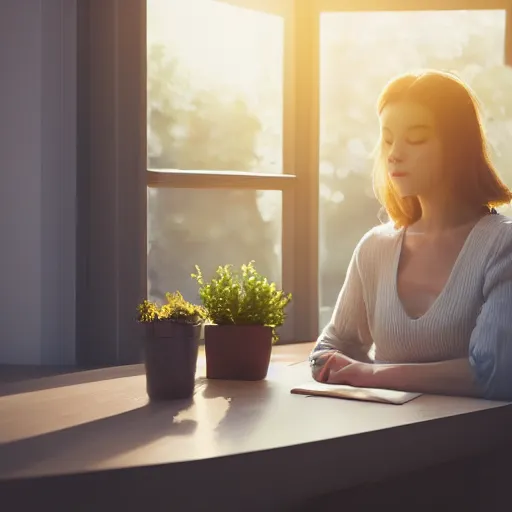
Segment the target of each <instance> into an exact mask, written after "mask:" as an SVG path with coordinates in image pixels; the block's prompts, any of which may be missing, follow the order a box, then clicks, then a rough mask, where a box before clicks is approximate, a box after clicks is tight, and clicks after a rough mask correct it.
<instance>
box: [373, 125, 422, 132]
mask: <svg viewBox="0 0 512 512" xmlns="http://www.w3.org/2000/svg"><path fill="white" fill-rule="evenodd" d="M431 128H432V127H431V126H430V125H428V124H413V125H411V126H408V127H407V130H421V129H423V130H430V129H431ZM382 129H383V130H387V131H389V132H392V131H393V130H391V128H389V126H383V127H382Z"/></svg>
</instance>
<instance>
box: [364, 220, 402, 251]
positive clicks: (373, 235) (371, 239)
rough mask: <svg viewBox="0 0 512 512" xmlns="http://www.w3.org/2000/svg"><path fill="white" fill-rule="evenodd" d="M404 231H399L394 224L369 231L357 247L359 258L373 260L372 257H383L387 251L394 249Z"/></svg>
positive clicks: (386, 224)
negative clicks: (362, 256)
mask: <svg viewBox="0 0 512 512" xmlns="http://www.w3.org/2000/svg"><path fill="white" fill-rule="evenodd" d="M401 232H402V229H397V228H395V226H394V225H393V223H392V222H386V223H385V224H379V225H377V226H374V227H373V228H371V229H370V230H368V231H367V232H366V233H365V234H364V235H363V236H362V238H361V239H360V241H359V243H358V244H357V247H356V252H357V254H358V255H359V256H361V255H364V257H365V258H371V256H372V255H375V256H377V255H379V256H380V255H382V253H383V252H385V251H386V249H388V248H391V247H394V246H395V243H396V241H397V239H398V237H399V236H400V234H401Z"/></svg>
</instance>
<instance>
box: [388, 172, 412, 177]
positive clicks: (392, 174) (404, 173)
mask: <svg viewBox="0 0 512 512" xmlns="http://www.w3.org/2000/svg"><path fill="white" fill-rule="evenodd" d="M408 174H409V173H408V172H399V171H395V172H392V173H391V176H393V178H403V177H404V176H407V175H408Z"/></svg>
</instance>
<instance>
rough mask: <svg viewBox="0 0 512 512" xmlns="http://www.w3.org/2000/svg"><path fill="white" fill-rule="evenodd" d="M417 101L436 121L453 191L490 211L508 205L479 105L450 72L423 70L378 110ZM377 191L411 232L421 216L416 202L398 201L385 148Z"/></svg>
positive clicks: (391, 89) (395, 85)
mask: <svg viewBox="0 0 512 512" xmlns="http://www.w3.org/2000/svg"><path fill="white" fill-rule="evenodd" d="M404 100H407V101H413V102H415V103H419V104H420V105H423V106H424V107H426V108H428V109H429V110H430V111H431V112H432V113H433V114H434V118H435V122H436V131H437V133H438V136H439V138H440V140H441V144H442V148H443V154H444V159H445V164H446V166H447V168H448V169H450V172H451V176H452V178H453V182H452V183H453V185H454V190H456V192H454V193H457V194H459V197H461V196H462V198H463V200H465V201H468V202H470V203H473V204H475V205H479V206H482V207H486V208H489V209H490V208H495V207H498V206H503V205H505V204H509V203H510V202H511V201H512V192H511V190H510V189H509V188H508V187H507V186H506V185H505V183H504V182H503V181H502V180H501V179H500V177H499V176H498V173H497V171H496V169H495V167H494V165H493V164H492V162H491V160H490V156H489V149H488V147H487V142H486V139H485V135H484V130H483V126H482V121H481V117H480V111H479V107H478V100H477V99H476V96H475V95H474V94H473V93H472V92H471V90H470V89H469V87H468V86H467V85H465V84H464V83H463V82H462V81H461V80H460V79H459V78H457V77H456V76H455V75H453V74H451V73H444V72H440V71H431V70H428V71H422V72H419V73H408V74H405V75H402V76H399V77H397V78H395V79H394V80H392V81H391V82H389V83H388V84H387V86H386V87H385V88H384V90H383V91H382V93H381V95H380V97H379V100H378V103H377V111H378V114H379V115H380V114H381V112H382V110H383V109H384V107H385V106H386V105H388V104H390V103H395V102H399V101H404ZM373 187H374V192H375V195H376V196H377V199H378V200H379V202H380V203H381V205H382V206H383V207H384V209H385V210H386V212H387V214H388V216H389V217H390V219H391V220H392V221H393V222H394V224H395V227H396V228H399V227H407V226H409V225H411V224H413V223H414V222H416V221H417V220H419V219H420V217H421V206H420V203H419V200H418V198H416V197H413V196H411V197H403V198H402V197H400V196H399V195H398V194H397V193H396V191H395V189H394V187H393V185H392V182H391V180H390V178H389V176H388V173H387V168H386V161H385V159H384V155H383V152H382V144H381V142H380V141H379V144H378V146H377V148H376V153H375V163H374V169H373Z"/></svg>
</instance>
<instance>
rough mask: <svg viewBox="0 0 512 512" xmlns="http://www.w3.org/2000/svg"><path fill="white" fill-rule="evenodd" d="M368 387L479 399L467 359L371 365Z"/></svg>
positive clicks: (479, 395)
mask: <svg viewBox="0 0 512 512" xmlns="http://www.w3.org/2000/svg"><path fill="white" fill-rule="evenodd" d="M373 366H374V368H373V372H372V373H373V375H372V376H371V378H370V380H371V383H369V384H371V385H370V386H368V387H376V388H385V389H397V390H400V391H413V392H418V393H433V394H446V395H460V396H473V397H481V396H482V390H481V389H480V388H479V386H478V385H477V383H476V380H475V375H474V372H473V369H472V367H471V365H470V363H469V360H468V359H466V358H463V359H453V360H451V361H440V362H436V363H423V364H421V363H419V364H396V365H393V364H383V365H380V364H379V365H373Z"/></svg>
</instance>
